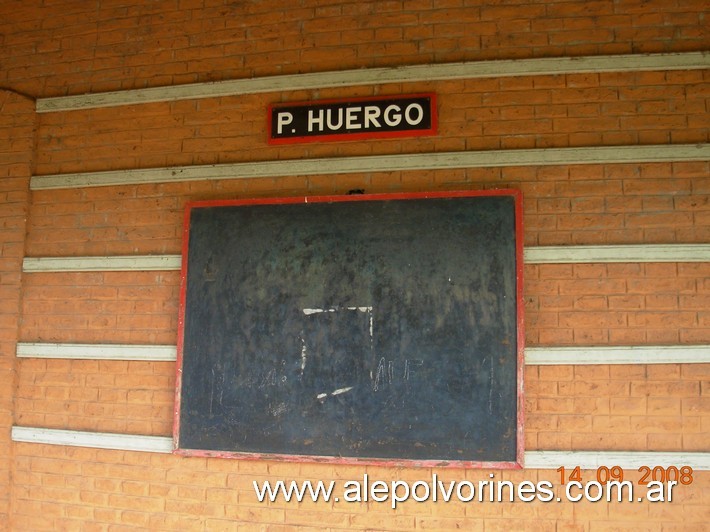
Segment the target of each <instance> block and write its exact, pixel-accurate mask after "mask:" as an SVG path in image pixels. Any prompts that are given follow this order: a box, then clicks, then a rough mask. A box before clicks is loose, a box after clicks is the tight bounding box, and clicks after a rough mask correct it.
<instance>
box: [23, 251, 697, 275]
mask: <svg viewBox="0 0 710 532" xmlns="http://www.w3.org/2000/svg"><path fill="white" fill-rule="evenodd" d="M524 262H525V264H570V263H572V264H575V263H605V262H612V263H613V262H710V244H664V245H661V244H653V245H644V244H640V245H637V244H631V245H623V246H544V247H528V248H525V250H524ZM181 267H182V257H181V256H180V255H142V256H141V255H134V256H113V257H112V256H107V257H26V258H25V259H24V261H23V263H22V271H23V272H25V273H39V272H96V271H151V270H165V271H169V270H179V269H180V268H181Z"/></svg>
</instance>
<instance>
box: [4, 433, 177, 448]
mask: <svg viewBox="0 0 710 532" xmlns="http://www.w3.org/2000/svg"><path fill="white" fill-rule="evenodd" d="M12 441H16V442H26V443H45V444H48V445H69V446H73V447H92V448H95V449H115V450H122V451H145V452H151V453H171V452H172V451H173V440H172V438H166V437H164V436H140V435H135V434H114V433H105V432H82V431H76V430H59V429H43V428H35V427H12Z"/></svg>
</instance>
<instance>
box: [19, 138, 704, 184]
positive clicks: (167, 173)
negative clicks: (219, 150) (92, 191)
mask: <svg viewBox="0 0 710 532" xmlns="http://www.w3.org/2000/svg"><path fill="white" fill-rule="evenodd" d="M706 160H710V144H663V145H650V146H602V147H583V148H540V149H525V150H487V151H460V152H442V153H408V154H397V155H370V156H365V157H337V158H322V159H295V160H282V161H260V162H249V163H230V164H215V165H198V166H175V167H167V168H152V169H132V170H112V171H103V172H87V173H75V174H49V175H35V176H32V178H31V180H30V188H31V189H32V190H48V189H57V188H83V187H99V186H116V185H137V184H154V183H168V182H180V181H208V180H216V179H252V178H264V177H270V178H274V177H284V176H308V175H328V174H362V173H367V172H393V171H407V170H447V169H460V168H498V167H505V166H553V165H570V164H624V163H652V162H682V161H706Z"/></svg>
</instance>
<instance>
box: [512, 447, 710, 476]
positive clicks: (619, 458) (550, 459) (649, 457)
mask: <svg viewBox="0 0 710 532" xmlns="http://www.w3.org/2000/svg"><path fill="white" fill-rule="evenodd" d="M577 466H579V467H580V468H581V469H597V468H599V467H602V466H605V467H613V466H619V467H621V468H622V469H634V470H638V468H639V467H641V466H648V467H650V468H651V469H653V468H654V467H656V466H661V467H664V468H665V467H670V466H675V467H677V468H679V469H680V468H681V467H683V466H690V467H692V468H693V470H695V471H707V470H710V453H701V452H682V451H681V452H654V451H527V452H526V453H525V469H557V468H558V467H566V468H570V469H573V468H575V467H577Z"/></svg>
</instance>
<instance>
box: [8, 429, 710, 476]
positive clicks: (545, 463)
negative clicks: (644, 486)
mask: <svg viewBox="0 0 710 532" xmlns="http://www.w3.org/2000/svg"><path fill="white" fill-rule="evenodd" d="M12 440H13V441H15V442H23V443H41V444H47V445H68V446H75V447H91V448H97V449H115V450H122V451H143V452H153V453H170V452H172V449H173V440H172V438H168V437H165V436H139V435H133V434H114V433H101V432H81V431H72V430H58V429H43V428H35V427H17V426H16V427H12ZM614 465H616V466H620V467H622V468H624V469H638V468H639V467H641V466H643V465H647V466H650V467H655V466H661V467H669V466H676V467H682V466H690V467H692V468H693V469H694V470H696V471H706V470H710V453H696V452H649V451H626V452H624V451H527V452H526V453H525V469H557V468H558V467H560V466H564V467H568V468H574V467H577V466H579V467H580V468H581V469H597V468H598V467H601V466H607V467H611V466H614Z"/></svg>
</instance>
